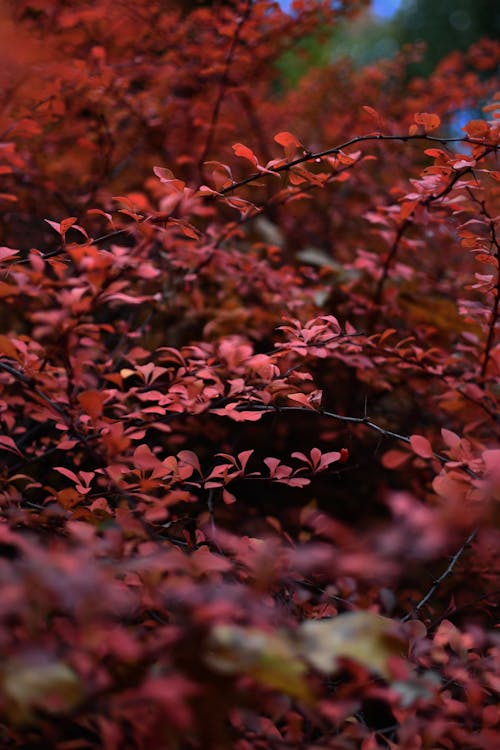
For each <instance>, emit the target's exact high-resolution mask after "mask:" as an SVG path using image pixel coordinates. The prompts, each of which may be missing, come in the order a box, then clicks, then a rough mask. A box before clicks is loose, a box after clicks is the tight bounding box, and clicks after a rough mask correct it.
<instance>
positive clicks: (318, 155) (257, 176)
mask: <svg viewBox="0 0 500 750" xmlns="http://www.w3.org/2000/svg"><path fill="white" fill-rule="evenodd" d="M417 140H420V141H431V142H434V143H441V144H445V143H470V144H473V145H475V146H477V145H481V146H484V148H485V153H484V154H483V155H482V156H483V157H484V156H486V154H487V153H489V152H492V151H498V150H499V149H500V146H498V145H496V144H493V143H483V141H479V140H477V139H475V138H469V137H464V138H439V137H437V136H432V135H425V134H424V135H382V134H380V133H379V134H374V135H358V136H356V137H355V138H351V139H350V140H348V141H345V142H344V143H341V144H340V145H338V146H332V148H327V149H324V150H323V151H316V152H315V153H311V152H307V153H306V154H304V156H299V157H297V158H296V159H292V161H288V162H285V164H281V165H280V166H279V167H272V168H270V169H269V170H268V171H267V172H254V173H253V174H251V175H248V177H245V178H244V179H243V180H238V182H233V183H231V185H228V186H227V187H225V188H222V190H220V191H219V193H218V194H219V195H227V194H228V193H232V192H233V191H234V190H237V189H238V188H240V187H243V186H244V185H248V184H250V183H251V182H255V181H256V180H261V179H262V178H263V177H264V176H265V175H266V174H269V173H271V174H277V175H279V174H281V173H282V172H288V171H289V170H290V169H292V167H296V166H297V165H298V164H304V163H305V162H308V161H314V160H316V159H322V158H323V157H324V156H332V155H335V154H339V153H340V152H341V151H344V149H346V148H349V146H354V145H356V144H357V143H363V142H366V141H401V142H403V143H406V142H407V141H417ZM468 171H470V167H466V168H465V169H464V170H460V171H459V172H457V176H456V178H454V179H453V184H454V183H455V182H456V180H457V179H459V177H461V176H462V175H463V174H464V173H465V172H468ZM447 190H448V188H446V191H447ZM444 194H445V193H443V195H444ZM440 197H442V195H441V194H440V195H437V196H429V199H430V200H436V199H437V198H440Z"/></svg>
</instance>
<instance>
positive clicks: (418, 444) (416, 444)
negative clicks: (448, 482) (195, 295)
mask: <svg viewBox="0 0 500 750" xmlns="http://www.w3.org/2000/svg"><path fill="white" fill-rule="evenodd" d="M410 445H411V447H412V448H413V451H414V453H416V454H417V456H421V457H422V458H432V457H433V455H434V451H433V450H432V446H431V444H430V443H429V441H428V440H427V438H425V437H423V436H422V435H411V437H410Z"/></svg>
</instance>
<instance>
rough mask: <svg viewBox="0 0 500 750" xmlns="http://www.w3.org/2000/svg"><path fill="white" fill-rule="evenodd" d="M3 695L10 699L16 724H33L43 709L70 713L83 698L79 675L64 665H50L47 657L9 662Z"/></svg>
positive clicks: (0, 686)
mask: <svg viewBox="0 0 500 750" xmlns="http://www.w3.org/2000/svg"><path fill="white" fill-rule="evenodd" d="M0 692H1V693H3V695H4V697H5V698H6V699H7V703H8V711H9V715H10V718H11V719H12V720H13V721H14V722H17V723H24V722H29V721H32V720H33V719H34V716H35V712H36V711H37V710H40V709H41V710H43V711H44V712H47V713H51V714H63V713H67V712H69V711H71V710H72V709H73V708H75V706H77V705H78V703H79V702H80V700H81V698H82V687H81V684H80V680H79V678H78V675H77V674H76V673H75V672H74V671H73V670H72V669H71V668H70V667H69V666H68V665H67V664H64V662H61V661H49V660H47V659H46V657H45V655H44V654H32V655H30V658H29V659H27V658H26V659H20V658H12V659H9V660H8V661H7V662H6V664H5V665H4V667H3V669H2V673H1V677H0Z"/></svg>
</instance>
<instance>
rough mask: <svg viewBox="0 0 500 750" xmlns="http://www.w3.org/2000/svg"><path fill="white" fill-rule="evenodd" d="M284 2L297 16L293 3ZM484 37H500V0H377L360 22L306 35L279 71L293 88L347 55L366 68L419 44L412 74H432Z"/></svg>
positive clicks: (362, 14) (285, 8)
mask: <svg viewBox="0 0 500 750" xmlns="http://www.w3.org/2000/svg"><path fill="white" fill-rule="evenodd" d="M280 5H281V7H282V8H283V10H286V11H287V12H290V13H292V14H293V2H286V0H282V2H280ZM482 37H488V38H492V39H498V38H499V37H500V3H495V2H494V0H438V1H437V2H436V0H374V2H372V4H371V7H370V8H369V9H367V10H365V11H364V12H362V13H361V14H360V15H359V17H358V18H357V20H355V21H352V20H350V21H349V22H347V23H345V22H342V23H339V24H338V25H337V26H336V27H335V28H334V29H331V28H330V29H328V31H326V32H325V35H324V36H322V37H320V38H318V37H314V38H308V39H302V40H301V41H300V42H299V43H298V44H297V45H296V47H295V48H294V49H293V50H290V51H288V52H287V53H286V54H285V55H284V56H283V58H282V60H281V61H280V72H281V74H282V75H283V77H284V80H285V81H286V82H287V83H288V85H290V86H294V85H295V83H296V82H297V81H298V80H299V79H300V78H301V76H302V75H303V74H304V73H305V72H306V71H307V70H308V69H309V68H310V67H315V66H323V65H327V64H328V63H329V62H332V61H334V60H338V59H339V58H342V57H347V58H350V60H351V61H352V63H354V65H356V66H359V67H361V66H364V65H367V64H371V63H374V62H376V61H377V60H380V59H384V58H385V59H387V58H392V57H394V56H395V55H396V54H398V52H399V51H400V50H401V49H402V48H404V47H405V46H407V45H414V46H415V50H416V51H417V52H418V54H417V55H416V56H415V55H414V56H413V59H412V61H411V62H410V63H409V65H408V76H409V77H413V76H427V75H429V74H430V73H431V72H432V71H433V70H434V68H435V67H436V65H437V64H438V63H439V61H440V60H441V59H442V58H443V57H445V56H446V55H447V54H449V53H450V52H452V51H453V50H460V51H465V50H467V49H468V48H469V47H470V46H471V45H472V44H473V43H474V42H476V41H477V40H478V39H481V38H482ZM489 75H491V71H489Z"/></svg>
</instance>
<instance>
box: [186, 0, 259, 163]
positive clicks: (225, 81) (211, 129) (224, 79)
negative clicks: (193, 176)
mask: <svg viewBox="0 0 500 750" xmlns="http://www.w3.org/2000/svg"><path fill="white" fill-rule="evenodd" d="M251 11H252V0H247V4H246V8H245V11H244V12H243V13H242V15H241V16H240V18H239V19H238V23H237V25H236V29H235V32H234V34H233V38H232V39H231V44H230V45H229V50H228V53H227V56H226V60H225V63H224V70H223V72H222V76H221V82H220V88H219V93H218V95H217V99H216V100H215V104H214V108H213V111H212V117H211V118H210V125H209V126H208V135H207V140H206V141H205V146H204V148H203V151H202V153H201V154H200V158H199V160H198V169H199V171H200V174H201V173H202V170H203V162H204V161H205V160H206V158H207V156H208V155H209V153H210V149H211V148H212V144H213V140H214V136H215V129H216V127H217V121H218V119H219V112H220V108H221V106H222V102H223V100H224V97H225V95H226V91H227V88H228V85H229V71H230V69H231V65H232V62H233V58H234V53H235V51H236V47H237V46H238V41H239V38H240V34H241V31H242V28H243V26H244V25H245V23H246V22H247V21H248V19H249V18H250V13H251Z"/></svg>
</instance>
